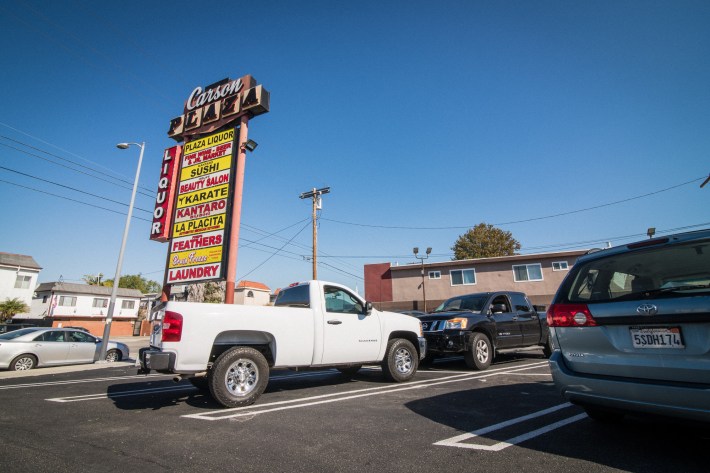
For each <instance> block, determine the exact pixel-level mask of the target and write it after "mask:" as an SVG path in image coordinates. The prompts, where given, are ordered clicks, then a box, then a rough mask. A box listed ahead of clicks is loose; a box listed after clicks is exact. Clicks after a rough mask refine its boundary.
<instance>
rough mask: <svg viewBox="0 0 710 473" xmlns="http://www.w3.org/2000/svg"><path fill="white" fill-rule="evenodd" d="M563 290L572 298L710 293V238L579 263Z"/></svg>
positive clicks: (591, 299) (595, 299) (617, 298)
mask: <svg viewBox="0 0 710 473" xmlns="http://www.w3.org/2000/svg"><path fill="white" fill-rule="evenodd" d="M565 286H566V287H564V288H563V291H562V293H563V294H564V295H565V296H566V298H567V300H568V301H569V302H604V301H624V300H641V299H648V298H655V297H685V296H689V295H700V294H703V295H706V294H708V293H710V242H708V241H699V242H698V241H694V242H689V243H686V244H679V245H670V246H667V247H663V248H658V247H651V248H647V249H645V250H641V251H634V252H629V253H623V254H616V255H613V254H612V255H609V256H608V257H604V258H600V259H594V260H591V261H589V262H587V263H584V264H582V265H580V266H579V269H578V271H577V274H576V276H575V277H574V278H573V280H572V282H571V283H568V284H565Z"/></svg>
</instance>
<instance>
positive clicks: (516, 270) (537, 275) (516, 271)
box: [513, 263, 542, 282]
mask: <svg viewBox="0 0 710 473" xmlns="http://www.w3.org/2000/svg"><path fill="white" fill-rule="evenodd" d="M513 278H514V280H515V282H523V281H542V266H541V265H540V263H534V264H518V265H514V266H513Z"/></svg>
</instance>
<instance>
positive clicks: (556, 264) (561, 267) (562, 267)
mask: <svg viewBox="0 0 710 473" xmlns="http://www.w3.org/2000/svg"><path fill="white" fill-rule="evenodd" d="M568 269H569V265H568V264H567V261H553V262H552V270H553V271H567V270H568Z"/></svg>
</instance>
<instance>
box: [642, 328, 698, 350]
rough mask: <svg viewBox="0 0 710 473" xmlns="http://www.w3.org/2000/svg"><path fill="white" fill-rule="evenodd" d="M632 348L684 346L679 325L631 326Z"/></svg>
mask: <svg viewBox="0 0 710 473" xmlns="http://www.w3.org/2000/svg"><path fill="white" fill-rule="evenodd" d="M631 343H632V344H633V346H634V348H685V345H683V337H681V334H680V327H653V328H637V327H632V328H631Z"/></svg>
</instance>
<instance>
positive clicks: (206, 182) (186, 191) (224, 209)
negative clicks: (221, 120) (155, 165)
mask: <svg viewBox="0 0 710 473" xmlns="http://www.w3.org/2000/svg"><path fill="white" fill-rule="evenodd" d="M233 151H234V129H231V130H226V131H221V132H218V133H214V134H212V135H209V136H205V137H202V138H198V139H195V140H193V141H190V142H188V143H186V144H185V146H184V151H183V159H182V164H181V166H180V171H179V173H180V183H179V184H178V188H177V195H176V198H175V214H174V217H173V228H172V240H171V241H170V250H169V253H168V268H167V271H168V276H167V278H166V279H167V281H166V282H167V283H168V284H176V283H177V284H179V283H186V282H194V281H206V280H211V279H221V278H223V277H224V271H225V267H226V264H225V261H226V259H225V257H226V254H227V251H226V247H225V243H226V242H227V240H228V239H227V237H226V236H227V235H228V234H229V233H228V231H229V228H228V218H227V216H228V215H229V214H228V211H229V209H230V202H231V194H232V191H231V187H232V186H231V181H232V175H233V172H232V171H233V169H232V167H233V166H232V162H233V159H232V155H233Z"/></svg>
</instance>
